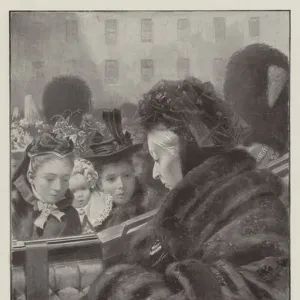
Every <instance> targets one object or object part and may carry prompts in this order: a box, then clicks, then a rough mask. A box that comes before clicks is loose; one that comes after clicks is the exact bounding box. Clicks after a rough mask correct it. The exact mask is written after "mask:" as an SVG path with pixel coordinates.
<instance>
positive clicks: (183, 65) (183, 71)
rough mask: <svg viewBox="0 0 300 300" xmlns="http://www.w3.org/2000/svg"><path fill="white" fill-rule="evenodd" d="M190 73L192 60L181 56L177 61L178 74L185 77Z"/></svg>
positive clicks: (181, 77)
mask: <svg viewBox="0 0 300 300" xmlns="http://www.w3.org/2000/svg"><path fill="white" fill-rule="evenodd" d="M189 74H190V60H189V59H188V58H179V59H178V61H177V75H178V78H179V79H184V78H186V77H187V76H189Z"/></svg>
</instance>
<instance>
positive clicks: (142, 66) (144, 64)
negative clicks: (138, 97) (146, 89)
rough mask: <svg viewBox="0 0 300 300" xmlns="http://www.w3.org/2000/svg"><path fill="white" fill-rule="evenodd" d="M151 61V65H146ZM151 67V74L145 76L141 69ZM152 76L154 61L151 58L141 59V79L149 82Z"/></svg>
mask: <svg viewBox="0 0 300 300" xmlns="http://www.w3.org/2000/svg"><path fill="white" fill-rule="evenodd" d="M149 63H151V65H152V66H151V67H148V66H147V64H149ZM147 69H151V70H152V72H151V75H150V76H148V77H147V76H145V75H144V72H143V70H147ZM153 77H154V61H153V59H141V80H142V81H143V82H150V81H151V80H152V79H153Z"/></svg>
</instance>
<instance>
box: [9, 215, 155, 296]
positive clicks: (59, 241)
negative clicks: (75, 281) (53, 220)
mask: <svg viewBox="0 0 300 300" xmlns="http://www.w3.org/2000/svg"><path fill="white" fill-rule="evenodd" d="M156 213H157V210H153V211H151V212H148V213H145V214H143V215H141V216H138V217H135V218H133V219H130V220H128V221H126V222H124V223H122V224H120V225H117V226H113V227H110V228H108V229H106V230H103V231H101V232H99V233H97V234H87V235H80V236H72V237H64V238H55V239H47V240H35V241H13V243H12V264H13V265H14V266H22V265H24V267H25V278H26V299H27V300H35V299H47V298H48V293H49V263H51V262H59V261H61V262H66V261H72V260H75V261H78V260H91V259H93V258H98V259H101V260H102V261H103V262H109V261H110V260H111V259H114V258H117V257H118V256H120V255H122V254H123V253H124V252H125V251H126V246H127V245H128V241H129V239H130V237H131V236H132V235H134V233H136V232H137V231H138V230H139V229H140V228H141V227H142V226H145V225H146V224H147V222H148V221H149V220H151V218H152V217H153V216H154V215H155V214H156Z"/></svg>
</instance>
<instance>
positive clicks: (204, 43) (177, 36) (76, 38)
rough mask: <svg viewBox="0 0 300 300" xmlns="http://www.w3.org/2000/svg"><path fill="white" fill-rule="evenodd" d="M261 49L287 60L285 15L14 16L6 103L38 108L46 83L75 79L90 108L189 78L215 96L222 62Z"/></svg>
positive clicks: (132, 99)
mask: <svg viewBox="0 0 300 300" xmlns="http://www.w3.org/2000/svg"><path fill="white" fill-rule="evenodd" d="M255 42H263V43H267V44H269V45H271V46H274V47H276V48H278V49H279V50H281V51H282V52H284V53H285V54H287V55H288V54H289V13H288V12H278V11H274V12H266V11H249V12H243V11H236V12H226V11H223V12H222V11H190V12H179V11H175V12H156V11H147V12H143V11H136V12H135V11H131V12H77V13H75V12H72V13H65V12H58V13H51V12H29V13H28V12H20V13H12V15H11V104H12V105H19V106H22V105H23V100H24V97H25V95H26V94H31V95H33V98H34V100H35V102H36V103H37V105H38V106H40V103H41V97H42V90H43V87H44V85H45V84H46V83H47V82H48V81H49V80H50V79H51V78H52V77H53V76H57V75H64V74H76V75H79V76H81V77H82V78H84V79H85V80H86V81H87V82H88V84H89V85H90V87H91V89H92V91H93V102H94V106H95V107H97V108H100V107H112V106H119V105H121V104H122V102H125V101H130V102H134V103H136V102H137V101H138V100H139V99H140V98H141V97H142V94H143V93H145V92H146V91H147V90H148V89H149V88H150V87H151V86H153V85H154V84H155V83H156V82H157V81H159V80H160V79H180V78H184V77H186V76H189V75H191V76H196V77H198V78H200V79H201V80H203V81H206V80H210V81H212V82H213V83H214V84H215V85H216V87H217V89H218V90H219V91H220V92H221V91H222V85H223V79H224V71H225V66H226V62H227V60H228V58H229V57H230V56H231V54H232V53H233V52H235V51H236V50H238V49H239V48H241V47H243V46H246V45H248V44H251V43H255Z"/></svg>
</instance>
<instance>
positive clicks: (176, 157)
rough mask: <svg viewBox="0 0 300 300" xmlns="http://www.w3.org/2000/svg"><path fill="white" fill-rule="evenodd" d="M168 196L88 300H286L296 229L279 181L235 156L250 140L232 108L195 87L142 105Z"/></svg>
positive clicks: (170, 88)
mask: <svg viewBox="0 0 300 300" xmlns="http://www.w3.org/2000/svg"><path fill="white" fill-rule="evenodd" d="M139 113H140V117H141V123H142V125H143V126H144V128H145V129H146V131H147V141H148V147H149V151H150V154H151V156H152V158H153V160H154V162H155V164H154V168H153V177H155V178H157V179H159V180H160V181H161V182H162V183H163V184H164V185H165V187H166V188H168V189H169V190H170V191H169V193H168V194H167V196H166V198H165V199H164V201H163V204H162V206H161V207H160V209H159V211H158V214H157V215H156V216H155V218H154V219H153V221H152V222H150V223H149V224H148V225H147V226H146V227H144V228H142V229H141V230H140V233H139V235H138V236H136V237H135V239H134V241H133V242H132V244H131V247H129V249H128V253H127V257H126V263H127V264H125V265H116V266H113V267H111V268H109V269H108V270H106V271H105V272H104V273H103V274H101V275H100V277H99V278H98V279H97V280H96V281H95V282H94V284H93V285H92V286H91V289H90V291H89V293H88V295H87V297H86V298H85V299H193V300H196V299H206V300H208V299H209V300H210V299H211V300H216V299H230V300H233V299H273V300H275V299H287V298H288V284H289V267H288V266H289V238H288V236H289V225H288V224H289V223H288V216H287V214H286V211H285V208H284V206H283V204H282V203H281V201H280V200H279V197H280V195H281V192H282V186H281V184H280V180H279V179H278V178H277V177H276V176H275V175H273V174H271V173H269V172H268V171H267V170H258V169H257V168H256V161H255V159H254V158H253V157H252V156H250V155H249V154H248V153H247V152H245V151H244V150H241V149H237V148H235V146H236V145H238V143H239V141H241V139H243V138H244V137H245V132H244V131H243V130H241V129H240V128H239V127H238V125H237V124H236V123H235V122H234V121H233V117H234V116H233V115H232V114H231V112H230V110H229V109H228V107H227V106H226V103H225V102H224V101H222V100H221V99H219V98H218V97H217V96H216V94H215V92H214V89H213V87H212V85H211V84H209V83H202V82H201V81H199V80H196V79H195V78H190V79H187V80H184V81H177V82H176V81H175V82H174V81H161V82H159V83H158V84H157V85H156V86H154V87H153V89H151V90H150V91H149V93H147V94H146V95H145V96H144V99H143V100H142V101H141V102H140V105H139Z"/></svg>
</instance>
